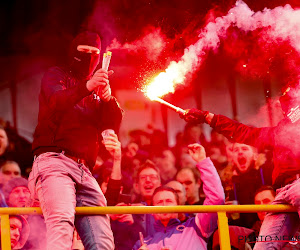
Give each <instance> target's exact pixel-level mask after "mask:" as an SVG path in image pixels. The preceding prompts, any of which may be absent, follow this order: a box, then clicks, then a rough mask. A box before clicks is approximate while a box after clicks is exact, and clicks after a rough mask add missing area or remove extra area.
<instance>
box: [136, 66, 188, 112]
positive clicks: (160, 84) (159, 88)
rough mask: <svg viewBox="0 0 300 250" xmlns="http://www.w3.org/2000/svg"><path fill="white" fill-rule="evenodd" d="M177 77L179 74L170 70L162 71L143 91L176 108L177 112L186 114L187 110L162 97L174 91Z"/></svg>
mask: <svg viewBox="0 0 300 250" xmlns="http://www.w3.org/2000/svg"><path fill="white" fill-rule="evenodd" d="M177 77H178V74H174V73H172V71H170V70H169V71H168V72H162V73H160V74H159V75H158V76H157V77H155V79H154V80H153V81H152V82H151V83H149V84H148V85H146V86H145V87H144V88H143V90H142V91H143V92H144V94H145V95H146V96H147V97H148V98H149V99H150V100H152V101H156V102H159V103H161V104H164V105H166V106H167V107H169V108H171V109H173V110H175V111H176V112H177V113H180V114H184V113H185V111H184V110H183V109H181V108H179V107H176V106H174V105H173V104H171V103H169V102H166V101H165V100H163V99H161V98H160V97H161V96H164V95H166V94H168V93H174V90H175V87H174V86H175V85H176V78H177Z"/></svg>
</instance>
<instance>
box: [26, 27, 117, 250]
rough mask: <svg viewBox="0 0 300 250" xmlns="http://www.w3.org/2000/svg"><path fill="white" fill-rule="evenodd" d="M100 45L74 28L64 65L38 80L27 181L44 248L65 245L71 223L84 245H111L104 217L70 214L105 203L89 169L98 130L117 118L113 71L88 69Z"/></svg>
mask: <svg viewBox="0 0 300 250" xmlns="http://www.w3.org/2000/svg"><path fill="white" fill-rule="evenodd" d="M100 48H101V41H100V38H99V36H98V35H97V34H96V33H92V32H83V33H80V34H79V35H78V36H77V37H76V38H75V39H74V40H73V42H72V44H71V49H70V63H69V66H68V67H66V68H61V67H53V68H50V69H49V70H48V71H47V72H46V74H45V76H44V77H43V79H42V86H41V92H40V97H39V104H40V107H39V117H38V125H37V127H36V130H35V133H34V141H33V153H34V155H35V160H34V164H33V168H32V172H31V174H30V177H29V184H28V185H29V189H30V192H31V195H32V197H33V198H38V199H39V201H40V204H41V208H42V211H43V215H44V217H45V222H46V226H47V249H71V245H72V237H73V230H74V225H75V226H76V229H77V231H78V233H79V235H80V238H81V239H82V242H83V244H84V246H85V248H86V249H113V248H114V244H113V236H112V232H111V228H110V224H109V218H108V216H106V215H93V216H75V207H76V206H106V200H105V197H104V195H103V193H102V191H101V190H100V187H99V185H98V184H97V182H96V180H95V179H94V177H93V176H92V174H91V172H90V170H89V169H91V168H93V166H94V164H95V161H96V157H97V153H98V145H99V141H101V137H100V133H101V131H102V130H104V129H108V128H110V129H114V130H115V131H116V130H118V127H119V124H120V122H121V119H122V110H121V109H120V107H119V106H118V103H117V101H116V99H115V98H114V97H112V96H111V89H110V85H109V80H108V78H109V76H110V75H111V74H112V73H113V71H106V70H104V69H99V70H97V71H96V72H95V73H94V71H95V69H96V67H97V65H98V63H99V58H100ZM95 93H99V95H96V94H95Z"/></svg>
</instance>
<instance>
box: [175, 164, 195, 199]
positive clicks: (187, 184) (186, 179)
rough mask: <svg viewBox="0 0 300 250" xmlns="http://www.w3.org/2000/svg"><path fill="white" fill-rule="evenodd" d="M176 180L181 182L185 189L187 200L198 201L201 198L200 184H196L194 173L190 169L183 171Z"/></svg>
mask: <svg viewBox="0 0 300 250" xmlns="http://www.w3.org/2000/svg"><path fill="white" fill-rule="evenodd" d="M176 180H177V181H179V182H180V183H181V184H182V185H183V186H184V188H185V191H186V199H187V200H188V201H189V200H198V199H199V197H196V196H198V195H199V188H200V183H199V182H196V180H195V177H194V174H193V172H192V171H191V170H190V169H188V168H187V169H183V170H181V171H180V172H179V173H178V174H177V177H176Z"/></svg>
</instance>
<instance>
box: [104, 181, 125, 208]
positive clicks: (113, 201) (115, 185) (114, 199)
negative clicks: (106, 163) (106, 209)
mask: <svg viewBox="0 0 300 250" xmlns="http://www.w3.org/2000/svg"><path fill="white" fill-rule="evenodd" d="M121 186H122V180H113V179H111V178H109V180H108V184H107V190H106V193H105V198H106V200H107V206H115V205H117V203H118V200H119V195H120V191H121Z"/></svg>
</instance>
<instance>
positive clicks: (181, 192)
mask: <svg viewBox="0 0 300 250" xmlns="http://www.w3.org/2000/svg"><path fill="white" fill-rule="evenodd" d="M166 186H167V187H170V188H173V189H174V190H175V192H176V193H177V194H178V197H179V204H180V205H184V204H185V202H186V193H185V188H184V186H183V185H182V184H181V183H180V182H178V181H170V182H169V183H167V184H166Z"/></svg>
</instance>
